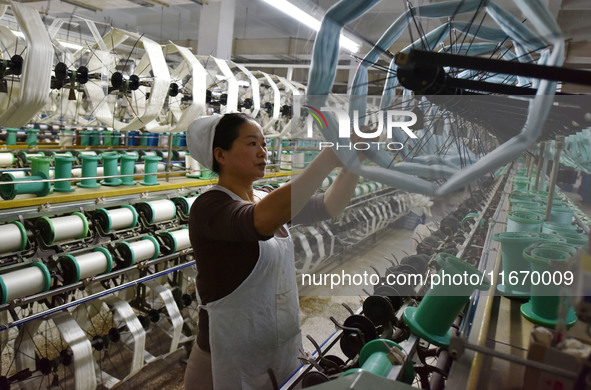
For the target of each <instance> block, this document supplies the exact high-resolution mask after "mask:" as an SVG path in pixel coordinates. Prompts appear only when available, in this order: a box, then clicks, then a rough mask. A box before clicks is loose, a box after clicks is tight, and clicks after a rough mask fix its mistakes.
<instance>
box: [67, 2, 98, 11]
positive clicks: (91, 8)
mask: <svg viewBox="0 0 591 390" xmlns="http://www.w3.org/2000/svg"><path fill="white" fill-rule="evenodd" d="M61 1H62V2H64V3H67V4H71V5H74V6H76V7H80V8H84V9H87V10H89V11H94V12H96V11H102V10H103V9H102V8H99V7H95V6H94V5H90V4H87V3H83V2H81V1H78V0H61Z"/></svg>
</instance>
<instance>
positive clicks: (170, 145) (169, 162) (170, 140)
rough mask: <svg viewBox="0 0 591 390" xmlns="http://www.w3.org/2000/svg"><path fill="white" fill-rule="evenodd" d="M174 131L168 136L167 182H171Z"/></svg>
mask: <svg viewBox="0 0 591 390" xmlns="http://www.w3.org/2000/svg"><path fill="white" fill-rule="evenodd" d="M172 139H173V135H172V131H171V132H170V134H169V135H168V158H167V159H166V182H169V181H170V175H169V174H170V171H172V163H171V160H172Z"/></svg>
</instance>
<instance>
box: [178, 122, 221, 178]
mask: <svg viewBox="0 0 591 390" xmlns="http://www.w3.org/2000/svg"><path fill="white" fill-rule="evenodd" d="M222 117H223V115H220V114H213V115H209V116H202V117H199V118H197V119H195V120H194V121H193V123H191V124H190V125H189V128H188V129H187V147H188V149H189V153H190V154H191V157H193V158H194V159H195V160H197V161H199V162H200V163H201V164H202V165H203V166H205V167H206V168H207V169H212V168H213V137H214V136H215V128H216V126H217V125H218V123H220V119H222Z"/></svg>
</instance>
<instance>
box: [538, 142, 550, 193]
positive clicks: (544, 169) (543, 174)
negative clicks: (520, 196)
mask: <svg viewBox="0 0 591 390" xmlns="http://www.w3.org/2000/svg"><path fill="white" fill-rule="evenodd" d="M546 148H547V149H548V151H550V144H549V143H548V142H546ZM546 172H548V159H547V158H546V153H544V162H543V163H542V172H541V173H540V175H541V176H540V189H541V190H543V189H544V183H546Z"/></svg>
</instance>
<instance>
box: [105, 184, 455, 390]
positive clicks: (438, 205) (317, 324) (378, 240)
mask: <svg viewBox="0 0 591 390" xmlns="http://www.w3.org/2000/svg"><path fill="white" fill-rule="evenodd" d="M465 196H466V195H465V194H462V193H454V194H452V195H449V196H445V197H441V198H439V199H437V200H436V201H435V204H434V205H433V207H432V208H431V212H432V214H433V215H432V216H430V217H428V218H427V222H429V221H430V220H435V221H439V220H441V218H442V217H443V216H445V215H447V214H448V213H450V212H452V211H454V210H455V208H456V207H457V205H458V204H459V203H460V202H461V201H462V199H464V197H465ZM412 236H413V231H412V230H405V229H394V228H391V227H386V228H384V229H383V230H382V231H380V232H378V233H376V234H375V235H374V236H372V237H370V238H369V239H367V240H365V241H363V242H361V243H360V244H359V245H357V246H356V247H355V248H354V249H352V250H351V251H348V253H347V257H346V258H343V259H341V261H342V262H344V263H343V266H342V267H339V268H338V269H339V272H340V270H341V269H343V270H345V272H349V273H363V272H364V271H367V272H368V273H370V272H373V271H372V269H371V268H370V265H372V266H374V267H375V268H376V269H378V270H379V271H380V272H382V273H383V272H384V270H385V268H386V267H388V266H390V263H389V262H388V261H387V260H386V259H385V257H389V258H392V255H394V256H396V257H397V258H399V259H400V258H402V257H403V256H405V252H407V253H411V252H412V251H414V246H415V245H416V243H415V242H414V241H413V240H412V239H411V238H412ZM341 261H336V262H335V265H336V264H338V263H340V262H341ZM324 272H333V271H331V269H330V268H328V269H326V270H324ZM318 293H319V294H318V296H315V295H302V296H301V297H300V315H301V323H302V335H303V336H304V340H303V342H304V349H305V350H306V351H307V352H312V351H313V350H314V347H313V345H312V343H311V342H310V341H308V339H307V338H306V335H311V336H312V337H313V338H314V339H315V340H316V341H318V342H319V343H321V342H323V341H324V340H325V339H326V338H328V337H329V336H330V335H331V334H332V333H333V332H334V331H335V327H334V325H333V323H332V322H331V321H330V320H329V317H330V316H334V317H335V318H336V319H337V320H338V321H340V322H342V321H344V320H345V319H346V318H347V317H348V316H349V312H348V311H347V310H346V309H345V308H344V307H343V306H342V304H346V305H348V306H349V307H350V308H352V309H353V310H356V309H357V308H358V307H360V306H361V297H360V296H358V295H356V296H351V295H348V296H342V295H340V294H341V293H340V292H339V291H333V292H332V293H331V294H330V296H329V295H328V294H327V293H326V290H325V289H323V290H320V291H319V292H318ZM331 352H332V351H331ZM337 352H338V353H337ZM334 354H336V355H339V354H340V348H339V347H338V346H336V347H335V348H334ZM186 358H187V356H186V354H185V353H184V351H177V352H176V353H174V354H172V355H170V356H169V357H167V358H166V359H164V360H160V361H157V362H154V363H152V364H151V365H149V366H148V367H146V368H144V369H143V370H142V371H140V372H139V373H138V374H137V375H135V376H134V377H133V378H131V379H129V380H128V381H126V382H125V383H123V384H122V385H120V386H118V387H117V388H118V389H126V390H127V389H129V390H131V389H137V388H146V389H165V390H179V389H183V388H184V387H183V376H184V372H185V364H184V362H185V359H186Z"/></svg>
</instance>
